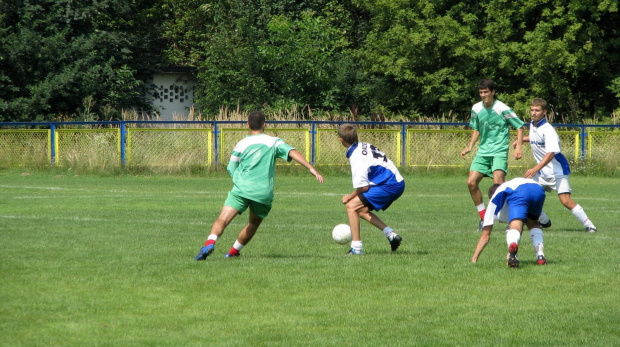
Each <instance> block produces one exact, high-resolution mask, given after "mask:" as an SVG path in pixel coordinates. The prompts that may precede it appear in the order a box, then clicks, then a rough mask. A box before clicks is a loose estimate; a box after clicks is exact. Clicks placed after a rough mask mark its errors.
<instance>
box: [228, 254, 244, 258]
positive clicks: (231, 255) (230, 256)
mask: <svg viewBox="0 0 620 347" xmlns="http://www.w3.org/2000/svg"><path fill="white" fill-rule="evenodd" d="M240 255H241V253H237V254H230V253H226V254H224V258H234V257H238V256H240Z"/></svg>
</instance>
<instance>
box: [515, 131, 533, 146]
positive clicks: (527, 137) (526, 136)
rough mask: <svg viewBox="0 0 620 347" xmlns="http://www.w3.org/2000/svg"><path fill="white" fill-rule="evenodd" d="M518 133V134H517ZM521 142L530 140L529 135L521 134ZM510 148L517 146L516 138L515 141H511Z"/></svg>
mask: <svg viewBox="0 0 620 347" xmlns="http://www.w3.org/2000/svg"><path fill="white" fill-rule="evenodd" d="M517 135H518V134H517ZM521 142H528V143H529V142H530V136H529V135H523V141H521ZM512 148H517V140H515V142H513V143H512Z"/></svg>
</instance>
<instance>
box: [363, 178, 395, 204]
mask: <svg viewBox="0 0 620 347" xmlns="http://www.w3.org/2000/svg"><path fill="white" fill-rule="evenodd" d="M404 191H405V181H404V180H403V181H401V182H398V183H394V184H384V185H380V186H370V188H369V189H368V190H367V191H365V192H364V193H362V194H361V195H360V196H359V198H360V200H362V203H363V204H364V206H366V207H368V208H369V209H370V210H371V211H372V210H376V211H379V210H387V208H388V207H390V205H391V204H392V203H393V202H394V201H396V199H398V198H400V196H401V195H403V192H404Z"/></svg>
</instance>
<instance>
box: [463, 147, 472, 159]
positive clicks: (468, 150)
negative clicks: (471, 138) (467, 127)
mask: <svg viewBox="0 0 620 347" xmlns="http://www.w3.org/2000/svg"><path fill="white" fill-rule="evenodd" d="M469 152H471V148H465V149H464V150H462V151H461V158H463V159H465V154H467V153H469Z"/></svg>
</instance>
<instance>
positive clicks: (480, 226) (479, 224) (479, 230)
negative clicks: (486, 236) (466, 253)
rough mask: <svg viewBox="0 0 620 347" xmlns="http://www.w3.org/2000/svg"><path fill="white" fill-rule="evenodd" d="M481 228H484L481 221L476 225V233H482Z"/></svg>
mask: <svg viewBox="0 0 620 347" xmlns="http://www.w3.org/2000/svg"><path fill="white" fill-rule="evenodd" d="M482 228H484V221H483V220H482V219H481V220H480V223H478V232H482Z"/></svg>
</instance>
